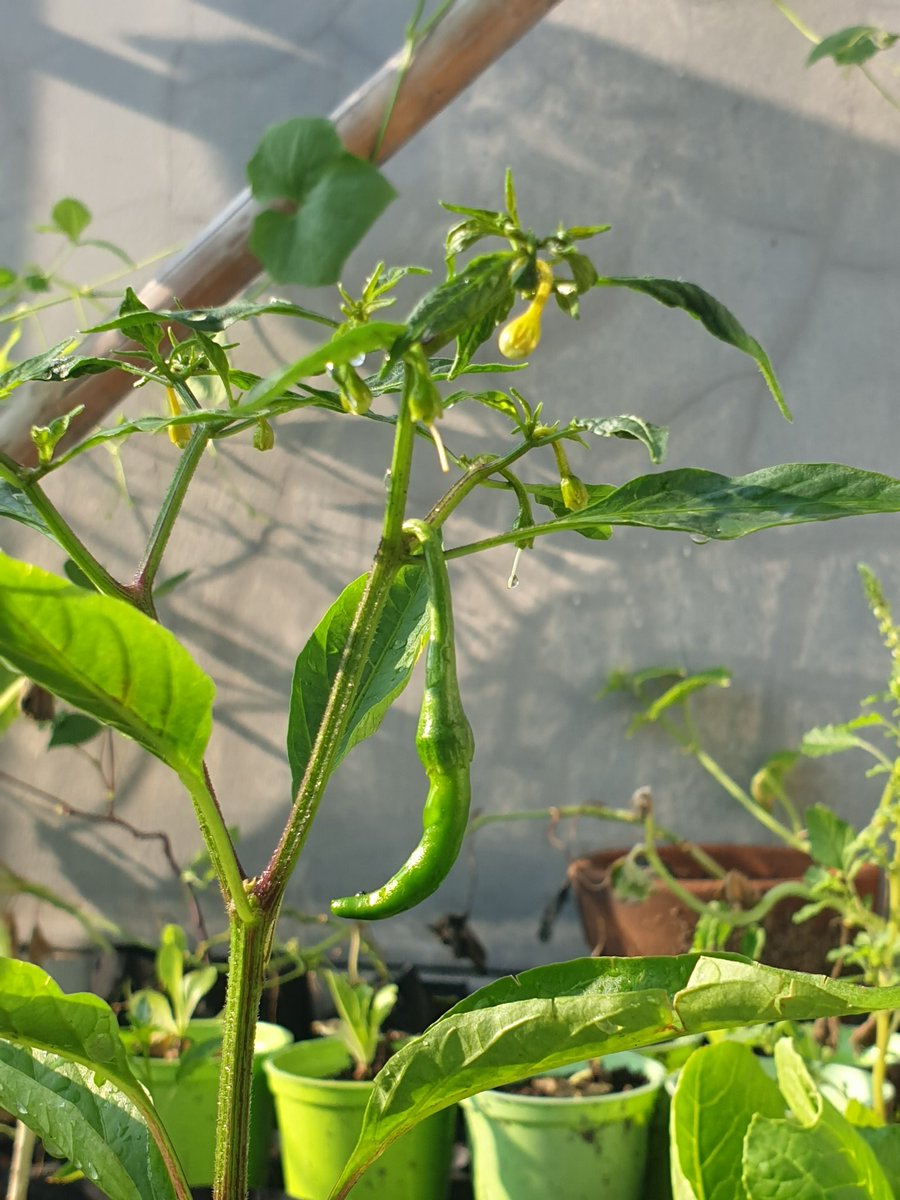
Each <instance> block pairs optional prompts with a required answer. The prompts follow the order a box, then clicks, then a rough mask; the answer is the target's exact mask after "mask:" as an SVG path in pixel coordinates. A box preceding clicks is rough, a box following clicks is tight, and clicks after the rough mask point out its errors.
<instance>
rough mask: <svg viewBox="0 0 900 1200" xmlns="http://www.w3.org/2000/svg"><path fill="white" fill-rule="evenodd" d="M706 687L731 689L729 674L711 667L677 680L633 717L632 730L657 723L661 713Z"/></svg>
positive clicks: (726, 671) (723, 669) (720, 668)
mask: <svg viewBox="0 0 900 1200" xmlns="http://www.w3.org/2000/svg"><path fill="white" fill-rule="evenodd" d="M708 687H721V688H727V687H731V672H730V671H728V670H727V669H726V668H725V667H711V668H710V669H709V670H708V671H698V672H696V674H694V675H687V676H685V678H683V679H679V681H678V682H677V683H676V684H674V685H673V686H672V687H670V688H668V689H667V690H666V691H665V692H663V694H662V695H661V696H659V697H658V698H657V699H656V700H654V701H653V703H652V704H648V705H647V707H646V708H645V709H644V711H643V712H642V713H639V714H638V716H636V717H635V719H634V721H633V722H632V728H635V727H637V726H638V725H641V724H643V723H644V722H645V721H658V720H659V718H660V717H661V716H662V715H663V713H666V712H668V711H669V709H671V708H674V707H675V706H676V705H678V704H684V702H685V701H686V700H688V699H689V698H690V697H691V696H693V695H694V693H695V692H699V691H702V690H703V688H708Z"/></svg>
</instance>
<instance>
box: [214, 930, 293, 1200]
mask: <svg viewBox="0 0 900 1200" xmlns="http://www.w3.org/2000/svg"><path fill="white" fill-rule="evenodd" d="M277 919H278V910H277V908H276V909H275V910H273V911H272V912H270V913H267V914H265V915H263V914H261V913H260V912H259V911H258V910H255V911H254V914H253V919H252V921H249V922H248V921H246V920H244V919H243V917H241V916H239V915H237V914H235V915H233V916H232V918H231V927H230V932H231V939H230V949H229V955H228V987H227V991H226V997H225V1015H224V1028H223V1030H222V1062H223V1063H227V1064H228V1069H227V1070H223V1071H221V1072H220V1077H219V1103H218V1117H217V1121H218V1133H217V1136H216V1157H215V1168H214V1172H213V1196H214V1197H215V1198H216V1200H244V1197H246V1195H247V1149H248V1137H249V1130H250V1085H251V1083H252V1079H253V1050H254V1045H255V1042H256V1014H257V1012H258V1011H259V1004H260V1000H261V998H262V991H263V983H264V980H265V973H266V965H267V963H268V961H269V953H270V951H271V948H272V940H273V935H274V932H275V923H276V921H277Z"/></svg>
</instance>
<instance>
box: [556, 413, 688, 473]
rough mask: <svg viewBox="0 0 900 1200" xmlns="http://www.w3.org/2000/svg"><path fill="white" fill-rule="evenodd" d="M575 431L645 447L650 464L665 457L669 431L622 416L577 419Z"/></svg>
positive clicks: (640, 420)
mask: <svg viewBox="0 0 900 1200" xmlns="http://www.w3.org/2000/svg"><path fill="white" fill-rule="evenodd" d="M572 425H573V426H574V428H575V429H584V430H586V431H588V432H590V433H594V434H596V435H597V437H617V438H628V439H630V440H632V441H636V442H641V443H642V445H644V446H646V448H647V453H648V454H649V455H650V461H651V462H652V463H661V462H662V460H663V459H664V458H665V457H666V446H667V444H668V441H669V431H668V429H665V428H663V426H661V425H653V424H651V423H650V421H645V420H644V418H643V417H633V416H628V415H623V416H620V417H578V418H577V419H576V420H575V421H573V422H572Z"/></svg>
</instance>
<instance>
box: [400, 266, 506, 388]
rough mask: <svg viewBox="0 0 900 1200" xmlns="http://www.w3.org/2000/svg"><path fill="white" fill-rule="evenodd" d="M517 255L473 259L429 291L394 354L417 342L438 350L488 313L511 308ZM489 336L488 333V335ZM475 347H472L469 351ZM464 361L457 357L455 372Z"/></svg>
mask: <svg viewBox="0 0 900 1200" xmlns="http://www.w3.org/2000/svg"><path fill="white" fill-rule="evenodd" d="M514 260H515V254H514V253H513V252H512V251H498V252H496V253H493V254H482V255H480V256H479V257H478V258H473V259H472V261H471V262H469V263H467V264H466V266H465V267H463V268H462V270H461V271H460V272H459V273H458V274H457V275H453V276H451V278H450V279H446V280H444V282H443V283H439V284H438V285H437V287H435V288H432V290H431V291H430V292H427V293H426V294H425V295H424V296H423V297H422V299H421V300H420V301H419V303H418V304H417V305H416V306H415V308H414V309H413V310H412V312H411V313H410V314H409V316H408V317H407V319H406V330H405V331H404V332H403V334H402V336H400V337H399V338H398V340H397V344H396V345H395V346H394V348H393V352H392V355H393V356H395V357H396V356H399V355H401V354H403V352H404V351H405V350H408V349H409V347H410V346H412V345H413V344H414V343H415V342H421V343H422V344H423V345H424V346H426V347H433V348H435V349H437V348H439V347H440V346H444V345H446V344H447V342H450V341H453V339H454V338H457V337H459V336H460V335H463V334H465V333H466V331H467V330H468V329H469V328H470V327H472V326H475V325H478V324H479V323H480V322H481V321H482V320H483V319H484V318H485V317H487V316H488V315H489V314H493V313H495V312H497V311H499V310H500V309H501V308H502V307H503V306H504V305H505V306H506V307H507V309H508V307H509V305H511V304H512V302H513V299H514V298H515V289H514V288H513V285H512V280H511V278H510V271H511V269H512V265H513V262H514ZM485 336H489V335H487V334H486V335H485ZM472 350H474V346H471V345H470V346H469V352H470V353H471V351H472ZM462 366H463V363H461V362H460V361H458V356H457V359H456V360H454V366H453V368H452V369H451V373H452V375H457V374H459V372H460V370H461V369H462Z"/></svg>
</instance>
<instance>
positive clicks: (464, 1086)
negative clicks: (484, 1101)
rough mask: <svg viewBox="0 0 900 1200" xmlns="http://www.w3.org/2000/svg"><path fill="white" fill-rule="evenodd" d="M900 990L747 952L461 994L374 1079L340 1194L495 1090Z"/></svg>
mask: <svg viewBox="0 0 900 1200" xmlns="http://www.w3.org/2000/svg"><path fill="white" fill-rule="evenodd" d="M898 1003H900V987H894V988H861V987H857V986H854V985H853V984H848V983H842V982H840V981H836V980H831V979H826V978H825V976H823V975H802V974H799V973H797V972H794V971H781V970H777V969H775V968H773V967H766V966H762V965H761V964H759V963H754V962H751V961H750V960H748V959H742V958H740V957H739V956H737V955H728V954H722V955H697V954H685V955H681V956H679V957H673V958H647V959H634V958H586V959H576V960H574V961H573V962H569V963H562V964H555V965H553V966H548V967H537V968H535V969H534V970H531V971H525V972H523V973H522V974H521V975H517V976H510V977H509V978H506V979H501V980H498V982H497V983H494V984H490V985H489V986H488V987H486V988H483V989H482V990H481V991H479V992H476V993H475V994H474V995H473V996H470V997H468V998H467V999H466V1000H463V1001H462V1002H461V1003H460V1004H457V1005H456V1006H455V1007H454V1008H452V1009H451V1010H450V1011H449V1012H448V1013H447V1014H446V1015H445V1016H443V1017H441V1018H440V1019H439V1020H437V1021H436V1022H435V1023H434V1024H433V1025H432V1026H431V1027H430V1028H429V1029H427V1030H426V1031H425V1033H424V1034H422V1036H421V1037H419V1038H415V1039H413V1040H412V1041H410V1042H408V1043H407V1044H406V1045H404V1046H403V1047H402V1048H401V1049H400V1050H399V1051H398V1053H397V1054H395V1055H394V1057H393V1058H392V1059H390V1060H389V1062H388V1063H387V1065H386V1066H385V1067H384V1069H383V1070H382V1071H380V1072H379V1074H378V1076H377V1077H376V1079H375V1086H374V1090H373V1094H372V1098H371V1099H370V1101H369V1104H368V1107H367V1109H366V1113H365V1118H364V1123H363V1131H362V1134H361V1135H360V1140H359V1142H358V1144H357V1146H356V1149H355V1150H354V1152H353V1155H352V1156H351V1159H350V1161H349V1163H348V1164H347V1167H346V1168H345V1170H344V1173H343V1175H342V1177H341V1180H340V1182H339V1184H338V1185H337V1186H336V1187H335V1190H334V1192H333V1195H334V1196H335V1197H343V1196H345V1195H346V1193H347V1191H348V1189H349V1188H350V1186H352V1184H353V1182H354V1180H355V1179H357V1178H358V1176H359V1175H360V1174H361V1173H362V1171H363V1170H365V1168H366V1167H367V1166H368V1165H369V1163H371V1162H372V1161H373V1160H374V1159H375V1158H376V1157H377V1156H378V1155H379V1154H380V1153H381V1152H382V1150H384V1149H385V1147H386V1146H388V1145H389V1144H390V1143H391V1142H392V1141H394V1140H395V1139H396V1138H398V1137H399V1136H400V1135H401V1134H403V1133H405V1132H406V1130H408V1129H410V1128H412V1127H413V1126H414V1125H416V1124H417V1123H418V1122H419V1121H421V1120H423V1119H424V1118H425V1117H427V1116H430V1115H431V1114H432V1113H435V1112H438V1111H440V1110H441V1109H442V1108H446V1107H447V1106H448V1105H450V1104H453V1103H455V1102H456V1101H458V1100H462V1099H463V1098H464V1097H465V1096H471V1095H474V1094H475V1093H476V1092H479V1091H483V1090H485V1089H487V1088H493V1087H498V1086H501V1085H503V1084H505V1083H511V1082H513V1081H514V1080H516V1079H521V1078H524V1077H525V1076H528V1075H531V1074H534V1073H535V1072H539V1071H546V1070H548V1069H551V1068H553V1067H558V1066H564V1065H565V1064H567V1063H571V1062H576V1061H578V1060H580V1059H583V1058H592V1057H596V1056H599V1055H602V1054H607V1053H610V1052H612V1051H614V1050H624V1049H632V1048H635V1047H638V1046H646V1045H650V1044H652V1043H654V1042H658V1041H663V1040H665V1039H666V1038H669V1037H671V1036H673V1035H680V1034H683V1033H704V1032H707V1031H709V1030H712V1029H722V1028H730V1027H735V1026H741V1025H745V1024H747V1023H756V1022H759V1021H768V1020H780V1019H787V1020H806V1019H812V1018H814V1017H818V1016H829V1015H836V1016H837V1015H851V1014H853V1013H863V1012H870V1011H874V1010H876V1009H890V1008H895V1007H897V1005H898Z"/></svg>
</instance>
